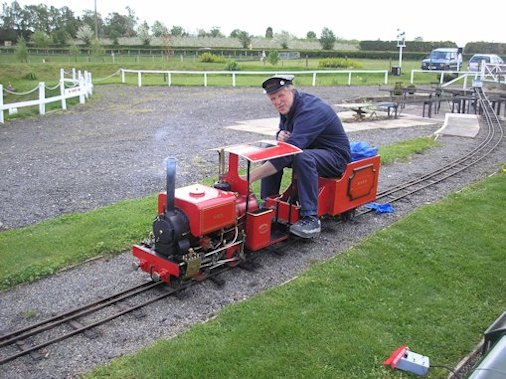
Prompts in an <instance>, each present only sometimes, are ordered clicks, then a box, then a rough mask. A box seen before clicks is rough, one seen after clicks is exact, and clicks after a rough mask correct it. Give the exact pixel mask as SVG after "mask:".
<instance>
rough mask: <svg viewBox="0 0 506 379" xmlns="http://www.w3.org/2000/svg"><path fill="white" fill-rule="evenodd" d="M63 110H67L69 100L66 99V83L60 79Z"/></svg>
mask: <svg viewBox="0 0 506 379" xmlns="http://www.w3.org/2000/svg"><path fill="white" fill-rule="evenodd" d="M60 95H61V109H63V110H64V111H65V110H67V98H66V97H65V81H64V80H63V78H61V79H60Z"/></svg>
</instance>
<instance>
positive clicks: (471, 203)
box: [87, 173, 506, 379]
mask: <svg viewBox="0 0 506 379" xmlns="http://www.w3.org/2000/svg"><path fill="white" fill-rule="evenodd" d="M505 187H506V174H505V173H499V174H497V175H495V176H493V177H491V178H488V179H487V180H484V181H482V182H480V183H478V184H475V185H473V186H471V187H469V188H467V189H465V190H463V191H461V192H459V193H457V194H453V195H451V196H449V197H448V198H447V199H445V200H443V201H441V202H439V203H436V204H431V205H428V206H425V207H423V208H421V209H418V210H417V211H415V212H413V213H412V214H410V215H409V216H408V217H406V218H405V219H403V220H401V221H399V222H397V223H396V224H394V225H393V226H391V227H389V228H387V229H384V230H381V231H379V232H377V233H376V234H375V235H373V236H372V237H370V238H368V239H367V240H365V241H363V242H361V243H360V244H358V245H357V246H356V247H355V248H353V249H351V250H350V251H348V252H345V253H343V254H341V255H339V256H336V257H334V258H332V259H329V260H328V261H326V262H320V263H318V264H316V265H315V266H313V267H312V268H311V269H309V270H308V271H307V272H305V273H304V274H303V275H301V276H300V277H298V278H297V279H296V280H294V281H291V282H289V283H287V284H285V285H284V286H280V287H277V288H273V289H271V290H268V291H265V292H263V293H260V294H258V295H257V296H255V297H254V298H252V299H250V300H247V301H245V302H242V303H237V304H233V305H231V306H228V307H226V308H225V309H224V310H223V311H222V312H221V314H220V315H219V316H218V317H217V318H215V319H213V320H211V321H209V322H207V323H206V324H200V325H196V326H194V327H192V328H191V329H190V330H189V331H187V332H185V333H183V334H182V335H180V336H178V337H176V338H173V339H171V340H161V341H159V342H157V343H156V344H154V346H152V347H150V348H147V349H144V350H143V351H141V352H140V353H138V354H134V355H132V356H128V357H123V358H121V359H118V360H116V361H114V362H113V363H112V364H111V365H109V366H107V367H103V368H100V369H98V370H96V371H95V372H93V373H91V374H90V375H89V376H87V378H105V377H107V378H122V379H125V378H136V379H139V378H171V377H178V378H346V379H348V378H360V379H363V378H375V379H376V378H409V377H412V376H410V375H407V374H403V373H402V372H399V371H397V372H393V371H391V370H390V369H386V368H384V367H383V365H382V362H383V361H384V360H385V359H386V358H388V356H389V355H390V354H391V353H392V352H393V351H394V350H395V349H396V348H397V347H398V346H400V345H403V344H407V345H408V346H409V347H410V349H411V350H412V351H415V352H417V353H419V354H423V355H427V356H429V358H430V360H431V364H432V365H446V366H449V367H453V366H455V364H456V363H457V362H458V361H459V360H460V359H461V358H462V357H463V356H465V355H466V354H467V353H469V352H470V351H471V350H472V349H473V347H474V346H475V345H476V344H477V343H478V342H479V340H480V338H481V335H482V333H483V331H484V330H485V329H486V328H487V327H488V325H490V323H491V322H493V321H494V320H495V319H496V318H497V317H498V316H499V315H500V314H501V313H502V312H503V311H504V309H505V307H506V298H505V297H504V294H505V293H506V275H505V274H506V259H505V255H504V246H505V245H506V227H505V224H504V209H505V207H506V193H505V192H504V188H505ZM447 375H448V371H446V370H445V369H442V368H432V369H431V370H430V371H429V375H428V377H429V378H446V377H447Z"/></svg>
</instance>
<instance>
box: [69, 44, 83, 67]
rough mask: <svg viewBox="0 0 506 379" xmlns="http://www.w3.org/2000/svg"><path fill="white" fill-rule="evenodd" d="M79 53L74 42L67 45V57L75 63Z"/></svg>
mask: <svg viewBox="0 0 506 379" xmlns="http://www.w3.org/2000/svg"><path fill="white" fill-rule="evenodd" d="M80 53H81V51H80V50H79V48H78V47H77V45H76V43H75V42H74V41H71V42H70V45H69V55H70V56H71V57H73V58H74V61H75V62H77V57H78V56H79V54H80Z"/></svg>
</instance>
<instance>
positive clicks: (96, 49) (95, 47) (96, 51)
mask: <svg viewBox="0 0 506 379" xmlns="http://www.w3.org/2000/svg"><path fill="white" fill-rule="evenodd" d="M90 53H91V56H92V57H93V58H96V59H98V58H100V57H101V56H103V55H104V54H105V49H104V47H103V46H102V44H101V43H100V40H99V39H98V38H94V39H93V41H92V42H91V49H90Z"/></svg>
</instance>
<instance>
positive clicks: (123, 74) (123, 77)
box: [121, 68, 125, 83]
mask: <svg viewBox="0 0 506 379" xmlns="http://www.w3.org/2000/svg"><path fill="white" fill-rule="evenodd" d="M121 83H125V69H123V68H122V69H121Z"/></svg>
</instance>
